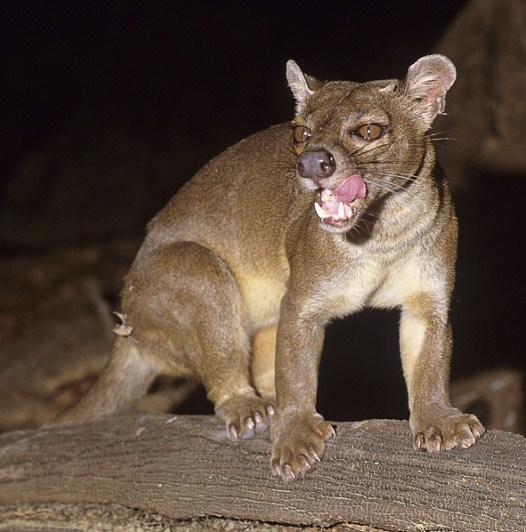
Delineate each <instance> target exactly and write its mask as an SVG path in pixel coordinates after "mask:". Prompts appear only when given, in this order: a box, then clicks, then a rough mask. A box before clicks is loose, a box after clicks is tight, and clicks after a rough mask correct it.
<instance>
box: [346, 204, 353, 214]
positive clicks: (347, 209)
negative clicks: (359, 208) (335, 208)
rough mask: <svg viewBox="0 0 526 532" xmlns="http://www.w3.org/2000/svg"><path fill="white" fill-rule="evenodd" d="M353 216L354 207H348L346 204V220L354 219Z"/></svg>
mask: <svg viewBox="0 0 526 532" xmlns="http://www.w3.org/2000/svg"><path fill="white" fill-rule="evenodd" d="M352 215H353V210H352V207H351V206H350V205H347V203H346V204H345V217H346V218H352Z"/></svg>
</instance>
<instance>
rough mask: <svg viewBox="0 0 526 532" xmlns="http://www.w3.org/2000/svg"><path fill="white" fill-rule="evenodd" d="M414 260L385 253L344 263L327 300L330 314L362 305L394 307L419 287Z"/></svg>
mask: <svg viewBox="0 0 526 532" xmlns="http://www.w3.org/2000/svg"><path fill="white" fill-rule="evenodd" d="M421 280H422V270H421V268H420V266H419V263H418V260H414V259H411V258H408V257H407V256H403V257H401V256H397V255H391V256H389V255H386V256H384V257H380V258H364V259H362V260H357V261H353V262H350V263H349V264H347V267H346V268H345V270H344V271H343V272H342V274H341V275H339V276H338V281H337V282H336V283H334V284H333V286H332V287H331V290H330V291H328V294H330V300H331V302H330V303H329V305H330V307H331V314H332V315H333V316H335V317H336V316H345V315H348V314H351V313H353V312H356V311H358V310H360V309H362V308H365V307H375V308H394V307H398V306H400V305H402V304H403V302H404V300H405V299H406V298H408V297H410V296H411V295H412V294H414V293H417V292H419V291H420V289H421V284H422V283H421Z"/></svg>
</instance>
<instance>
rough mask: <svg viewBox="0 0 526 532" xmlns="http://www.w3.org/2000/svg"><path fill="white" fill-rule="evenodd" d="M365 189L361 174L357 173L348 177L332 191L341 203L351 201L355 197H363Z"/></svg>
mask: <svg viewBox="0 0 526 532" xmlns="http://www.w3.org/2000/svg"><path fill="white" fill-rule="evenodd" d="M366 191H367V189H366V187H365V183H364V181H363V179H362V178H361V176H359V175H358V174H355V175H352V176H351V177H348V178H347V179H346V180H345V181H344V182H343V183H341V184H340V186H339V187H338V188H335V189H334V190H333V191H332V193H333V195H334V198H335V199H336V200H337V201H341V202H343V203H351V202H352V201H354V200H355V199H357V198H360V199H361V198H364V197H365V193H366Z"/></svg>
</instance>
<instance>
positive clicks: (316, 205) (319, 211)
mask: <svg viewBox="0 0 526 532" xmlns="http://www.w3.org/2000/svg"><path fill="white" fill-rule="evenodd" d="M314 209H315V210H316V214H317V215H318V216H319V217H320V218H321V219H322V220H323V219H324V218H327V216H328V215H329V214H328V212H327V211H326V210H325V209H324V208H323V207H322V206H321V205H320V204H319V203H318V202H316V203H314Z"/></svg>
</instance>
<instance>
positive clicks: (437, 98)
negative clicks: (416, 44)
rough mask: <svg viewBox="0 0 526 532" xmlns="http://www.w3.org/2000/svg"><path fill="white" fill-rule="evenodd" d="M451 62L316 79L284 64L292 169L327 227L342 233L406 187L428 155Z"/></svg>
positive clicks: (435, 58) (435, 59) (450, 79)
mask: <svg viewBox="0 0 526 532" xmlns="http://www.w3.org/2000/svg"><path fill="white" fill-rule="evenodd" d="M455 77H456V70H455V67H454V65H453V63H452V62H451V61H450V60H449V59H448V58H447V57H444V56H442V55H429V56H426V57H422V58H421V59H419V60H418V61H417V62H416V63H414V64H413V65H412V66H411V67H409V70H408V72H407V76H406V79H405V80H403V81H401V80H382V81H371V82H367V83H354V82H350V81H331V82H321V81H318V80H316V79H314V78H312V77H310V76H307V75H305V74H303V72H302V71H301V70H300V68H299V67H298V65H297V64H296V63H295V62H294V61H292V60H290V61H288V63H287V79H288V82H289V85H290V87H291V89H292V92H293V94H294V97H295V99H296V117H295V119H294V121H293V122H292V128H293V132H292V137H293V143H294V149H295V150H296V153H297V154H298V159H297V167H296V169H297V175H298V179H299V181H300V182H301V183H302V185H303V186H304V187H306V188H307V189H308V190H311V191H316V194H317V201H316V203H315V204H314V208H315V209H316V212H317V214H318V216H319V217H320V220H321V225H322V227H323V228H324V229H326V230H328V231H330V232H334V233H342V232H345V231H348V230H350V229H351V228H352V227H353V225H354V224H355V222H356V221H357V219H359V217H360V216H361V214H362V213H363V212H365V211H366V210H367V208H368V207H369V206H371V205H372V204H373V203H374V202H375V201H377V200H378V199H380V198H382V197H385V196H386V195H389V194H396V193H402V192H404V191H407V189H409V187H410V186H411V185H412V183H414V182H417V181H418V179H419V177H420V172H421V170H422V166H423V164H424V159H425V157H426V156H427V155H429V150H430V146H431V144H430V141H429V135H428V132H429V129H430V127H431V125H432V123H433V120H434V119H435V117H436V116H437V114H440V113H442V112H443V111H444V109H445V95H446V92H447V91H448V89H449V88H450V87H451V85H452V84H453V83H454V81H455Z"/></svg>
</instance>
